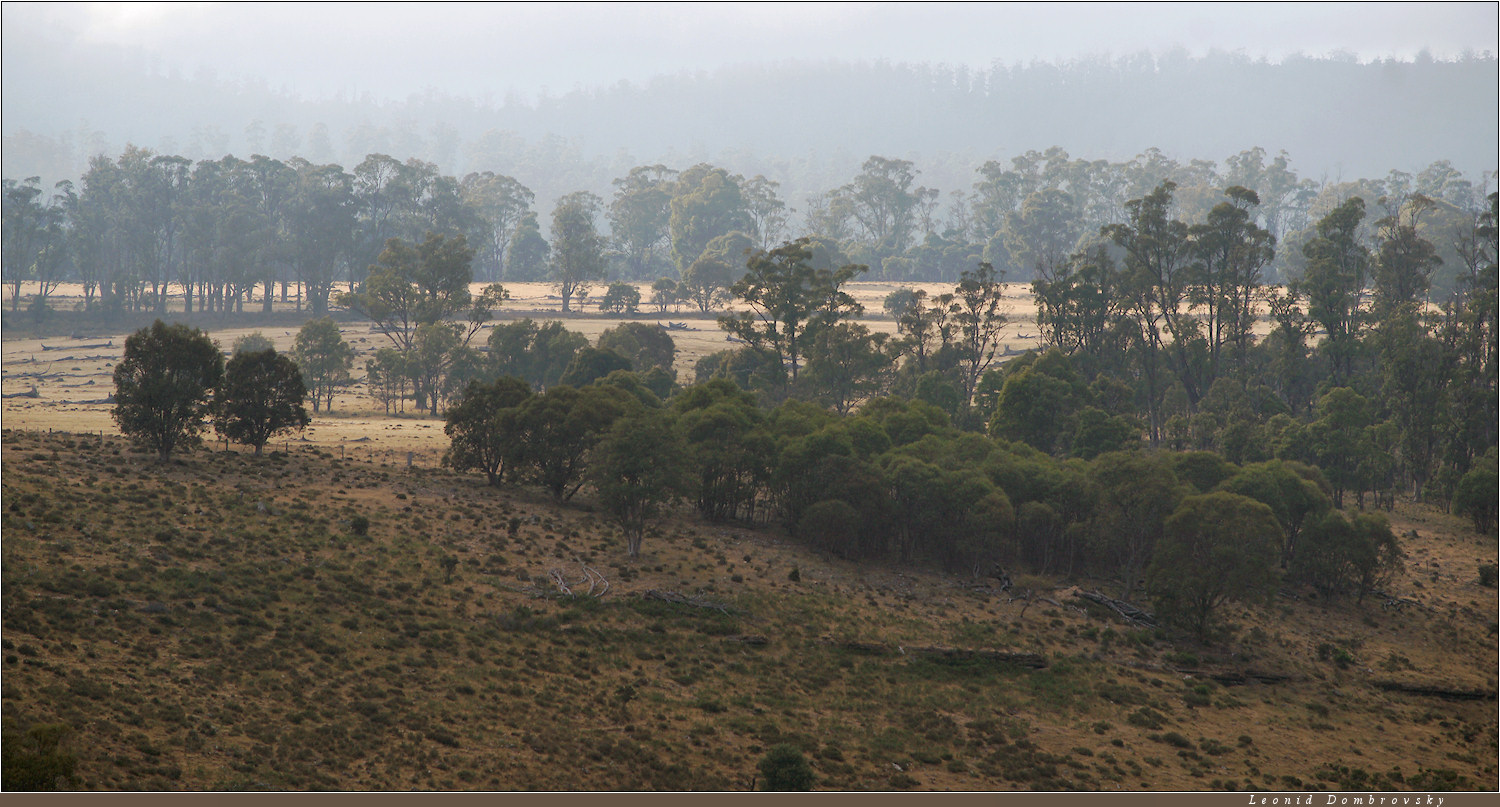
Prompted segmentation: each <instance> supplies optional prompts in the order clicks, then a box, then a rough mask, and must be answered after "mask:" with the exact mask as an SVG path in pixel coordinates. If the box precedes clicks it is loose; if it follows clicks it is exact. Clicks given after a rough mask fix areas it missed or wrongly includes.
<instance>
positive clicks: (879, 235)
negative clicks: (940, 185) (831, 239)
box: [836, 155, 938, 263]
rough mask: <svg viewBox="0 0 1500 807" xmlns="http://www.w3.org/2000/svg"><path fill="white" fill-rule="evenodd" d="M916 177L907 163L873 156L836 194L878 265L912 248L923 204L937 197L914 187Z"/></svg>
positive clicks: (909, 162)
mask: <svg viewBox="0 0 1500 807" xmlns="http://www.w3.org/2000/svg"><path fill="white" fill-rule="evenodd" d="M918 173H919V172H918V171H917V170H916V168H915V167H914V166H913V164H912V162H911V161H910V160H892V159H888V158H885V157H881V156H878V155H875V156H871V157H870V158H869V159H867V160H865V162H864V164H863V165H861V166H860V173H859V174H858V175H857V176H856V177H855V178H854V181H853V182H851V183H850V184H848V185H845V186H843V187H842V188H839V189H838V190H837V191H836V193H837V194H838V195H839V196H840V197H841V198H842V199H844V200H845V201H846V202H847V205H848V211H849V215H850V216H852V217H853V219H854V221H855V222H856V223H857V225H858V228H859V235H860V236H862V238H863V240H864V241H865V242H866V244H867V245H868V246H869V248H870V249H871V250H872V253H873V254H874V255H875V256H876V261H877V263H880V262H883V261H884V259H885V258H888V257H890V256H893V255H899V254H901V253H902V252H905V251H906V249H907V247H909V246H911V244H912V239H913V236H914V234H915V233H916V228H917V224H918V220H919V217H920V213H921V210H922V206H923V204H924V203H926V202H928V201H932V200H935V199H936V198H937V196H938V192H937V191H936V190H935V189H932V188H925V187H921V186H915V187H914V183H915V182H916V178H917V174H918Z"/></svg>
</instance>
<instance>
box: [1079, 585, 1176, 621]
mask: <svg viewBox="0 0 1500 807" xmlns="http://www.w3.org/2000/svg"><path fill="white" fill-rule="evenodd" d="M1073 596H1075V597H1081V598H1083V599H1085V600H1088V601H1089V602H1092V603H1097V604H1099V605H1102V606H1104V607H1105V608H1108V609H1109V610H1111V611H1114V612H1115V613H1116V614H1118V615H1119V616H1120V618H1121V619H1124V620H1125V621H1126V622H1129V623H1130V624H1132V625H1136V626H1138V627H1142V628H1154V627H1157V624H1156V617H1155V616H1154V615H1152V614H1151V612H1149V611H1146V610H1145V609H1143V608H1140V607H1138V606H1135V605H1131V604H1130V603H1128V602H1125V601H1124V600H1117V599H1114V598H1112V597H1106V596H1104V595H1103V594H1100V593H1099V592H1097V591H1077V592H1074V594H1073Z"/></svg>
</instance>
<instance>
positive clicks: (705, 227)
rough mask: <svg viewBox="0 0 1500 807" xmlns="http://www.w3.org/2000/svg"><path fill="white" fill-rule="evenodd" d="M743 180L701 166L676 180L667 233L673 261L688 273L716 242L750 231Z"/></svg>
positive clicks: (713, 168)
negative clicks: (734, 234)
mask: <svg viewBox="0 0 1500 807" xmlns="http://www.w3.org/2000/svg"><path fill="white" fill-rule="evenodd" d="M742 180H743V178H742V177H739V176H737V175H734V174H731V173H729V172H728V171H726V170H725V169H723V168H718V167H716V166H712V165H709V164H707V163H700V164H698V165H695V166H693V167H691V168H689V169H687V170H686V171H683V172H682V173H681V174H679V175H678V177H677V185H676V188H675V190H674V193H673V195H672V201H671V216H670V218H669V219H668V229H669V231H670V233H671V237H672V258H673V260H674V261H676V263H677V270H678V271H679V272H685V271H686V270H687V268H688V267H689V266H692V265H693V262H694V261H696V260H698V258H699V257H701V256H702V255H703V253H704V251H705V250H706V249H707V248H708V244H709V242H710V241H712V240H713V239H714V238H716V237H718V236H721V235H724V234H725V233H730V232H734V231H736V230H739V231H745V230H748V229H750V226H751V218H750V212H749V210H748V208H747V205H746V201H745V197H744V194H743V193H742V191H741V188H740V183H741V181H742Z"/></svg>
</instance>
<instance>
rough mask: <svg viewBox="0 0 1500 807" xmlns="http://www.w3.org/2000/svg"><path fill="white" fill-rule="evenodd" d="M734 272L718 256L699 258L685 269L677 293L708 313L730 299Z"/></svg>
mask: <svg viewBox="0 0 1500 807" xmlns="http://www.w3.org/2000/svg"><path fill="white" fill-rule="evenodd" d="M732 274H733V269H731V268H730V266H729V264H728V263H726V262H724V261H723V260H721V259H719V258H717V257H714V256H705V257H702V258H699V259H698V260H696V261H693V263H692V265H691V266H689V267H688V268H687V269H686V270H684V271H683V273H682V282H681V283H679V284H678V285H677V295H678V297H679V298H680V299H683V300H687V301H688V302H690V303H692V304H693V305H695V306H697V307H698V310H699V311H702V312H703V313H705V314H706V313H708V312H710V311H713V310H714V309H716V308H718V307H719V306H721V305H723V304H724V303H726V302H728V301H729V299H730V295H729V286H730V284H731V282H732V280H731V276H732Z"/></svg>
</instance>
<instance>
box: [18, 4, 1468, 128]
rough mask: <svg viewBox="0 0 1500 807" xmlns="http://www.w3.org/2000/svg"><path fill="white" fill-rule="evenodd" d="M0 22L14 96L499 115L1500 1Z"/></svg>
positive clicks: (1130, 49)
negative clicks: (656, 86) (99, 55)
mask: <svg viewBox="0 0 1500 807" xmlns="http://www.w3.org/2000/svg"><path fill="white" fill-rule="evenodd" d="M4 22H5V26H4V53H5V68H6V69H5V77H4V89H5V97H6V98H7V99H8V98H9V97H10V96H11V94H12V92H13V91H16V90H20V89H22V88H23V87H24V85H25V84H26V83H28V82H30V81H32V80H34V79H36V78H37V77H39V76H41V75H43V74H45V73H46V72H47V65H52V64H56V63H57V62H59V61H67V60H73V59H77V58H79V57H80V56H85V57H86V56H87V54H88V53H89V52H90V51H97V50H99V49H101V48H108V47H111V46H113V47H117V48H120V49H122V50H123V51H125V52H126V53H128V54H130V55H132V56H133V57H134V58H136V59H138V60H139V61H140V62H141V63H143V65H144V66H146V67H147V68H148V69H150V70H152V71H159V72H163V73H172V72H177V73H179V74H181V75H185V76H188V75H197V74H199V73H200V71H202V72H204V73H212V74H215V75H217V76H219V77H220V78H224V79H229V80H249V81H260V82H264V83H265V84H266V85H267V86H269V87H272V88H277V89H285V90H287V91H290V92H291V93H295V94H298V95H301V96H302V97H304V98H308V99H316V98H331V97H336V96H339V95H343V96H345V97H349V98H355V97H359V96H361V95H364V94H369V95H370V96H371V97H372V98H374V99H375V100H381V99H400V98H405V97H406V96H408V95H410V94H412V93H417V92H422V91H424V90H426V89H429V88H439V89H441V90H442V91H443V92H446V93H449V94H455V95H462V96H469V97H474V98H484V97H486V96H488V97H490V98H493V99H495V100H497V101H498V100H500V99H503V98H505V97H507V95H509V94H512V93H515V94H518V95H519V97H521V98H526V99H534V98H535V97H536V95H537V94H538V93H542V92H546V93H548V94H552V95H556V94H559V93H565V92H568V91H570V90H573V89H580V88H581V89H590V88H596V87H606V86H611V85H614V84H615V83H617V82H619V81H630V82H633V83H642V82H646V81H648V80H649V79H650V78H652V77H653V76H656V75H660V74H674V73H680V72H684V71H688V72H691V71H699V70H713V69H717V68H721V67H726V66H730V65H735V64H743V63H747V62H774V61H781V60H786V59H813V60H824V59H832V60H841V61H861V60H866V61H868V60H889V61H894V62H930V63H935V64H937V63H941V64H948V65H954V66H958V65H963V66H967V67H970V68H977V69H984V68H988V67H990V66H991V65H992V64H994V63H996V62H998V63H1001V64H1007V65H1009V64H1016V63H1021V64H1026V63H1030V62H1032V61H1049V62H1064V61H1068V60H1072V59H1075V58H1079V57H1085V56H1090V55H1122V54H1130V53H1136V52H1139V51H1150V52H1153V53H1158V54H1159V53H1164V52H1167V51H1170V50H1174V49H1178V48H1181V49H1185V51H1186V52H1187V53H1188V54H1189V55H1194V56H1201V55H1204V54H1205V53H1207V52H1208V51H1210V50H1219V51H1229V52H1243V53H1244V54H1245V55H1247V56H1249V57H1251V58H1253V59H1259V58H1266V59H1270V60H1272V61H1276V60H1280V59H1282V58H1284V57H1286V56H1290V55H1294V54H1299V53H1301V54H1306V55H1309V56H1326V55H1333V54H1347V55H1348V56H1349V57H1350V58H1353V59H1356V60H1358V61H1362V62H1368V61H1374V60H1381V59H1389V58H1394V59H1398V60H1412V59H1417V58H1419V57H1421V54H1422V53H1423V52H1424V51H1425V52H1426V53H1427V54H1429V55H1430V56H1431V57H1432V58H1437V59H1448V58H1455V57H1458V56H1460V55H1462V54H1463V53H1465V52H1466V51H1472V52H1476V53H1483V52H1485V51H1490V52H1494V51H1495V50H1496V49H1497V48H1496V33H1495V31H1496V6H1495V4H1493V3H1276V4H1267V3H1244V4H1221V3H1207V4H1192V5H1190V4H1177V3H1160V4H1152V3H1121V4H1118V5H1090V6H1088V7H1087V10H1086V12H1085V11H1083V10H1082V9H1080V7H1078V6H1076V5H1069V4H1056V5H1053V4H1046V3H1036V4H1016V3H972V4H967V3H966V4H932V3H911V4H843V3H797V4H784V3H766V4H761V3H708V4H694V5H686V4H653V3H644V4H636V3H631V4H554V3H536V4H528V3H503V4H452V5H447V4H438V3H399V4H365V3H350V4H343V3H294V4H264V3H243V4H240V3H227V4H219V3H201V4H188V3H183V4H177V3H98V4H52V3H7V4H5V7H4ZM41 40H46V42H45V44H46V47H37V45H38V44H42V43H41ZM7 118H9V116H7ZM24 125H25V123H24V122H12V121H10V120H9V119H7V121H6V123H5V127H6V132H7V133H9V132H11V131H13V127H15V126H24Z"/></svg>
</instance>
